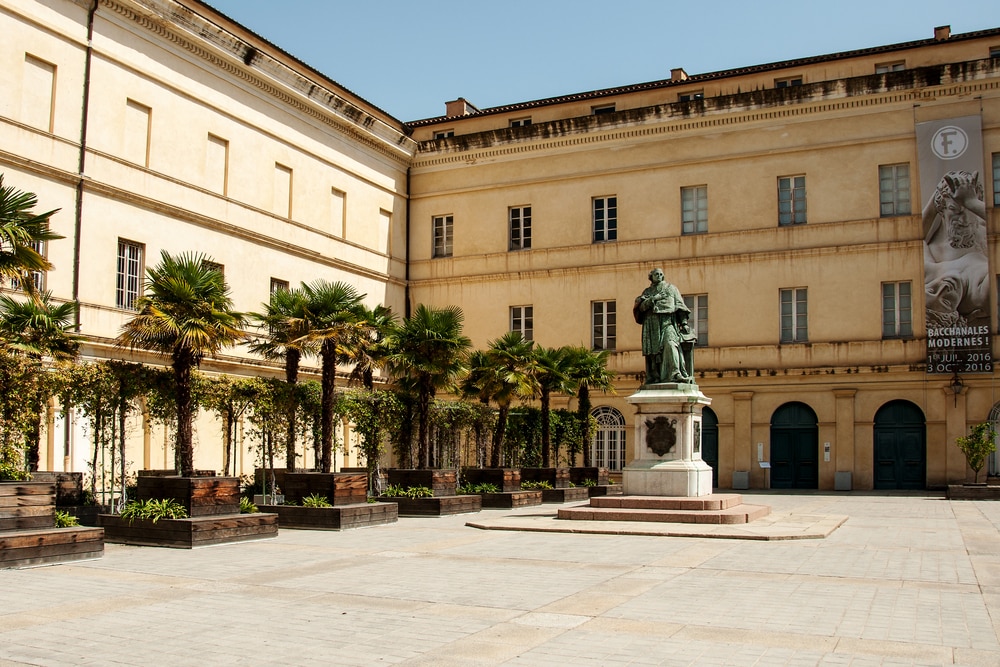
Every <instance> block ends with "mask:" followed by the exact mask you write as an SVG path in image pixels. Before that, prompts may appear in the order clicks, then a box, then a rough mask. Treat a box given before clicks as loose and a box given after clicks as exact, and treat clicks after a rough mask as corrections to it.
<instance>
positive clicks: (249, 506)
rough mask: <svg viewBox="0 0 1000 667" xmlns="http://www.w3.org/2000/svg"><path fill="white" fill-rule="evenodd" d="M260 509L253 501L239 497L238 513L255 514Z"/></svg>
mask: <svg viewBox="0 0 1000 667" xmlns="http://www.w3.org/2000/svg"><path fill="white" fill-rule="evenodd" d="M258 512H260V510H259V509H258V508H257V506H256V505H254V504H253V501H252V500H250V499H249V498H246V497H242V496H241V497H240V514H257V513H258Z"/></svg>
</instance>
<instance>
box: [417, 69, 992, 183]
mask: <svg viewBox="0 0 1000 667" xmlns="http://www.w3.org/2000/svg"><path fill="white" fill-rule="evenodd" d="M895 74H906V77H896V78H895V79H888V78H885V77H886V75H872V76H863V77H853V78H846V79H839V80H836V81H824V82H818V83H812V84H807V85H804V86H796V87H794V88H782V89H767V90H756V91H751V92H747V93H739V94H735V95H722V96H719V97H715V98H709V99H705V100H698V104H697V105H696V106H694V107H693V106H692V103H676V104H660V105H655V106H648V107H642V108H638V109H627V110H623V111H620V112H618V113H615V114H608V115H606V116H593V115H591V116H581V117H578V118H567V119H561V120H556V121H550V122H547V123H538V124H535V125H529V126H526V127H519V128H505V129H499V130H491V131H486V132H477V133H473V134H467V135H461V134H459V135H456V136H455V137H450V138H447V139H435V140H430V141H423V142H421V143H420V149H419V152H418V154H417V156H416V157H415V158H414V162H413V168H414V169H428V168H435V167H439V168H448V167H454V166H461V165H468V164H475V163H477V162H480V161H487V160H492V161H497V160H503V159H520V160H523V159H525V158H526V157H527V155H526V154H528V153H538V152H544V151H556V150H563V149H567V148H573V147H578V146H584V145H587V144H594V145H599V144H609V143H621V142H628V141H636V140H649V139H654V138H657V137H661V138H662V137H664V136H669V135H672V134H680V133H685V132H699V131H701V132H703V131H709V130H713V129H714V130H719V129H726V128H732V127H737V126H740V125H751V124H754V123H762V122H766V123H775V122H781V121H788V120H791V119H794V118H798V117H803V116H812V115H820V114H838V113H839V114H843V113H845V112H851V111H861V110H864V112H865V113H871V112H872V111H874V110H875V109H877V108H879V107H882V108H887V109H888V108H892V107H897V108H905V107H908V106H914V105H919V104H921V103H924V102H929V101H933V100H935V99H938V98H942V97H956V96H963V97H970V96H975V95H981V94H983V93H989V92H996V91H1000V77H998V74H1000V66H998V65H997V64H995V61H994V60H990V59H986V60H976V61H970V62H966V63H948V64H944V65H937V66H934V67H924V68H918V69H914V70H906V71H904V72H899V73H895Z"/></svg>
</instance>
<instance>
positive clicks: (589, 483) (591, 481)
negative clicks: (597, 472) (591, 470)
mask: <svg viewBox="0 0 1000 667" xmlns="http://www.w3.org/2000/svg"><path fill="white" fill-rule="evenodd" d="M580 486H587V487H591V486H597V480H596V479H590V478H589V477H588V478H587V479H585V480H583V481H582V482H581V483H580Z"/></svg>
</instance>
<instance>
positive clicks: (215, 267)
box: [201, 259, 226, 277]
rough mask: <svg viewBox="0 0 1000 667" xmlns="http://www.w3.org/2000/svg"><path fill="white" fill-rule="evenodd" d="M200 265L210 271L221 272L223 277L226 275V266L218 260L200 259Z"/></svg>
mask: <svg viewBox="0 0 1000 667" xmlns="http://www.w3.org/2000/svg"><path fill="white" fill-rule="evenodd" d="M201 265H202V266H204V267H205V268H206V269H211V270H212V271H218V272H219V273H221V274H222V276H223V277H225V275H226V267H225V266H223V265H222V264H219V263H218V262H213V261H212V260H210V259H203V260H201Z"/></svg>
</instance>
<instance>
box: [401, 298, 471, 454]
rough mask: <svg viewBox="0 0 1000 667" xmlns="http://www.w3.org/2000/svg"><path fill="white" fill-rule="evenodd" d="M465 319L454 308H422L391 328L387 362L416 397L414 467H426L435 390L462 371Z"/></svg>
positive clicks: (445, 386)
mask: <svg viewBox="0 0 1000 667" xmlns="http://www.w3.org/2000/svg"><path fill="white" fill-rule="evenodd" d="M463 320H464V315H463V314H462V310H461V309H460V308H458V307H455V306H450V307H447V308H432V307H428V306H425V305H423V304H421V305H419V306H417V308H416V309H415V310H414V312H413V314H412V315H411V316H410V317H408V318H406V320H404V321H403V322H402V324H400V325H398V326H395V327H393V329H392V331H391V332H390V333H389V336H388V339H387V344H388V348H389V353H388V355H387V356H386V362H387V365H388V367H389V370H390V372H391V373H392V375H393V376H394V377H395V378H397V379H398V381H399V383H400V385H402V387H403V388H404V389H406V390H408V391H410V392H412V393H413V394H414V395H415V396H416V399H417V400H416V409H417V422H418V428H417V433H418V435H417V467H419V468H426V467H428V465H429V452H430V448H429V444H430V442H429V435H430V431H429V428H428V425H429V415H430V402H431V399H432V398H434V395H435V393H436V392H437V391H438V390H443V389H450V388H452V387H453V386H454V384H455V381H456V379H457V378H458V377H459V375H460V374H461V373H462V371H463V370H464V368H465V366H464V362H463V360H464V357H465V354H466V352H467V350H468V348H469V347H470V346H471V345H472V341H470V340H469V339H468V338H467V337H466V336H465V335H464V334H463V333H462V323H463Z"/></svg>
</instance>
